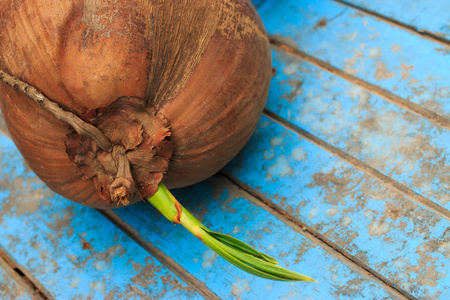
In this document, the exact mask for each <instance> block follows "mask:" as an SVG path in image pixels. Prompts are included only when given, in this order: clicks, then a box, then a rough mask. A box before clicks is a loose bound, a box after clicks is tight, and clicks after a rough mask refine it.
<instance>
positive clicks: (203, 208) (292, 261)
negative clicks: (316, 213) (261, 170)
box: [115, 165, 396, 299]
mask: <svg viewBox="0 0 450 300" xmlns="http://www.w3.org/2000/svg"><path fill="white" fill-rule="evenodd" d="M248 167H249V168H252V166H251V165H248ZM173 192H174V195H175V196H176V197H177V198H178V199H179V200H180V202H182V204H183V205H185V206H186V207H187V208H188V210H190V211H191V212H192V213H193V214H194V215H195V216H197V217H199V218H200V219H201V220H202V222H204V224H205V225H206V226H208V227H210V228H211V229H212V230H216V231H219V232H223V233H226V234H231V235H233V236H235V237H237V238H239V239H241V240H243V241H246V242H248V243H250V244H251V245H252V246H254V247H256V248H257V249H259V250H261V251H263V252H265V253H267V254H269V255H271V256H273V257H275V258H276V259H277V260H278V261H279V263H280V265H281V266H285V267H289V268H290V269H292V270H295V271H297V272H300V273H303V274H306V275H309V276H312V277H313V278H315V279H316V280H318V281H319V283H304V282H303V283H302V282H298V283H285V282H275V281H270V280H266V279H262V278H258V277H255V276H252V275H249V274H247V273H244V272H243V271H241V270H239V269H237V268H235V267H234V266H231V265H230V264H228V263H227V262H226V261H225V260H224V259H222V258H221V257H218V256H217V255H216V254H214V252H212V251H211V250H209V249H208V248H207V247H206V246H204V245H203V244H202V243H200V242H199V241H198V240H197V239H196V238H195V237H193V236H192V235H191V234H190V233H188V232H187V231H186V230H185V229H184V228H182V227H181V226H174V225H173V224H171V223H170V222H168V221H167V220H165V219H164V218H163V217H161V216H160V215H159V213H158V212H157V211H155V210H154V209H153V208H152V207H151V206H150V205H148V204H145V203H141V204H136V205H134V206H131V207H125V208H120V209H118V210H115V212H116V213H117V214H118V215H119V216H120V218H121V219H122V220H123V221H125V222H127V223H128V224H130V225H131V226H132V227H133V228H134V229H135V230H136V231H137V232H139V234H140V236H141V237H142V238H144V239H146V240H147V241H148V242H150V243H152V244H153V245H154V246H156V247H158V248H159V249H161V250H162V251H163V252H164V253H166V254H168V255H169V256H171V257H172V258H173V259H174V260H175V261H176V262H178V263H179V264H180V265H182V266H183V267H184V268H186V269H187V270H189V272H190V273H191V274H192V275H194V276H195V277H197V278H198V279H200V280H201V281H203V282H204V283H205V284H206V286H207V287H208V288H209V289H211V290H212V291H214V292H215V293H216V294H217V295H219V296H220V297H222V298H224V299H235V298H237V299H330V298H340V299H355V298H359V299H386V298H395V297H396V296H395V295H392V294H389V293H388V292H387V291H386V290H384V289H383V287H384V286H383V285H381V284H378V283H377V282H376V281H372V279H373V278H372V276H369V275H367V274H366V272H364V271H362V270H360V269H359V268H358V267H356V268H355V267H353V266H349V265H347V264H346V263H344V262H343V261H342V256H341V255H339V254H337V253H336V252H335V251H334V250H332V249H330V248H322V247H321V245H319V244H317V241H311V240H309V239H307V238H305V237H304V236H303V235H302V233H301V232H298V231H297V230H295V229H293V228H291V227H289V226H287V225H286V224H285V223H284V222H282V221H281V220H279V219H277V218H276V217H275V216H274V215H272V214H270V213H269V212H268V211H266V210H264V209H263V208H261V207H259V206H257V205H256V204H255V202H256V203H258V201H257V200H256V199H254V198H253V197H252V196H250V195H249V194H247V193H245V192H244V191H243V190H241V189H239V187H237V186H236V185H234V184H231V182H229V181H228V180H226V179H225V178H224V177H222V176H218V177H213V178H211V179H209V180H207V181H205V182H203V183H200V184H197V185H195V186H192V187H190V188H184V189H177V190H174V191H173ZM361 273H362V274H361Z"/></svg>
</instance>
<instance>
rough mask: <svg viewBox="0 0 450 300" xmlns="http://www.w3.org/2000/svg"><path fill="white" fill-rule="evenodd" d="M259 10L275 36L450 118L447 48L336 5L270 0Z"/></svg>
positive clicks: (308, 0)
mask: <svg viewBox="0 0 450 300" xmlns="http://www.w3.org/2000/svg"><path fill="white" fill-rule="evenodd" d="M258 12H259V13H260V15H261V18H262V20H263V22H264V24H265V26H266V29H267V31H268V32H269V34H271V35H272V36H275V37H277V38H278V39H280V40H282V41H284V42H286V43H288V44H290V45H293V46H295V47H296V48H300V49H301V50H302V51H304V52H306V53H308V54H310V55H312V56H315V57H317V58H319V59H321V60H323V61H326V62H329V63H330V64H331V65H332V66H335V67H337V68H339V69H341V70H344V71H346V72H347V73H349V74H351V75H355V76H357V77H359V78H361V79H363V80H365V81H367V82H369V83H371V84H373V85H376V86H379V87H381V88H383V89H385V90H387V91H390V92H392V93H395V94H396V95H398V96H400V97H403V98H406V99H409V100H410V101H411V102H414V103H417V104H420V105H423V106H424V107H425V108H427V109H428V110H431V111H433V112H435V113H437V114H439V115H442V116H445V117H447V118H450V101H448V99H449V98H450V84H449V78H450V60H449V58H448V49H447V48H443V46H440V45H438V44H435V43H433V42H431V41H429V40H426V39H423V38H421V37H419V36H417V35H413V34H411V33H409V32H407V31H404V30H402V29H400V28H397V27H394V26H391V25H390V24H388V23H385V22H382V21H379V20H377V19H376V18H374V17H371V16H367V15H363V14H361V13H360V12H358V11H356V10H355V9H352V8H350V7H348V6H343V5H341V4H338V3H336V2H333V1H326V0H304V1H296V0H277V1H266V2H264V3H262V4H261V5H260V6H259V8H258Z"/></svg>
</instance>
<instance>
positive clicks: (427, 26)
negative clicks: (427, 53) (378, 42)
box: [345, 0, 450, 39]
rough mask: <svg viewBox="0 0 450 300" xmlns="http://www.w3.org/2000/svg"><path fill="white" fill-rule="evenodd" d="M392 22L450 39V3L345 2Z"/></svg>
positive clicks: (403, 0) (405, 0)
mask: <svg viewBox="0 0 450 300" xmlns="http://www.w3.org/2000/svg"><path fill="white" fill-rule="evenodd" d="M345 2H348V3H351V4H353V5H356V6H358V7H361V8H363V9H366V10H369V11H373V12H376V13H378V14H380V15H383V16H385V17H388V18H390V19H392V20H395V21H399V22H402V23H404V24H407V25H409V26H412V27H414V28H416V29H417V30H418V31H419V32H429V33H431V34H434V35H436V36H439V37H442V38H446V39H450V14H449V12H450V1H447V0H437V1H432V2H431V1H429V0H414V1H408V0H395V1H392V0H391V1H389V0H370V1H368V0H345Z"/></svg>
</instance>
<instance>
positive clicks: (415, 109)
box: [270, 36, 450, 130]
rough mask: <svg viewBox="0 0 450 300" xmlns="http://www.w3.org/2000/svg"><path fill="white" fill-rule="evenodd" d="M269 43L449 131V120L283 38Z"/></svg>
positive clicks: (273, 37)
mask: <svg viewBox="0 0 450 300" xmlns="http://www.w3.org/2000/svg"><path fill="white" fill-rule="evenodd" d="M270 43H271V44H272V47H274V48H276V49H280V50H283V51H285V52H287V53H290V54H292V55H294V56H296V57H298V58H300V59H301V60H304V61H306V62H308V63H310V64H312V65H314V66H317V67H319V68H321V69H324V70H325V71H327V72H329V73H331V74H333V75H336V76H338V77H340V78H343V79H345V80H347V81H349V82H351V83H353V84H355V85H358V86H360V87H362V88H364V89H366V90H368V91H369V92H371V93H373V94H375V95H377V96H379V97H381V98H384V99H385V100H387V101H389V102H391V103H393V104H395V105H398V106H400V107H402V108H404V109H406V110H408V111H410V112H412V113H414V114H416V115H418V116H420V117H422V118H424V119H427V120H428V121H430V122H433V123H434V124H436V125H438V126H440V127H442V128H445V129H447V130H450V120H449V119H446V118H445V117H443V116H440V115H438V114H436V113H434V112H432V111H430V110H428V109H426V108H424V107H422V106H420V105H419V104H416V103H413V102H411V101H408V100H406V99H404V98H402V97H400V96H397V95H395V94H393V93H391V92H389V91H387V90H385V89H382V88H380V87H378V86H376V85H374V84H371V83H369V82H367V81H365V80H362V79H360V78H358V77H356V76H354V75H351V74H348V73H347V72H345V71H343V70H341V69H338V68H336V67H334V66H332V65H330V64H329V63H327V62H325V61H323V60H320V59H318V58H316V57H314V56H312V55H309V54H307V53H306V52H303V51H301V50H299V49H297V48H295V47H294V46H290V45H288V44H287V43H286V42H284V40H283V37H277V36H270Z"/></svg>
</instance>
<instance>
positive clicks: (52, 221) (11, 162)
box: [0, 134, 202, 299]
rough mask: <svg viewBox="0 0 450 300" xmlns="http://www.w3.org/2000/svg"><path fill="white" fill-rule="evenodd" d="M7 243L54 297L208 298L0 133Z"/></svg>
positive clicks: (1, 222)
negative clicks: (55, 188)
mask: <svg viewBox="0 0 450 300" xmlns="http://www.w3.org/2000/svg"><path fill="white" fill-rule="evenodd" d="M0 170H1V171H0V211H1V213H0V244H1V245H2V246H3V248H4V249H5V250H7V251H8V253H9V255H10V256H11V257H12V258H13V259H14V260H15V261H16V262H17V263H19V264H20V265H21V266H22V267H23V268H24V269H26V270H27V271H28V272H29V275H30V276H31V280H33V281H35V282H36V283H37V285H42V286H43V287H44V288H45V290H46V291H48V292H46V293H48V294H46V296H47V297H49V298H50V299H72V298H81V299H103V298H114V299H124V298H126V299H141V298H143V297H144V298H145V297H151V298H163V299H164V298H165V299H174V298H181V299H201V298H202V297H200V296H199V295H198V294H197V293H196V292H195V291H193V290H192V289H191V288H190V287H188V286H187V285H186V284H185V283H183V282H182V281H181V280H180V279H179V278H178V277H176V276H175V275H173V274H172V273H171V272H170V271H169V270H168V269H166V268H165V267H164V266H162V265H161V264H160V263H159V262H158V261H157V260H155V259H154V258H153V257H152V256H150V255H149V254H148V253H147V252H146V251H145V250H144V249H142V248H141V247H140V246H139V245H138V244H136V243H135V242H133V241H132V240H131V239H130V238H129V237H128V236H126V235H125V234H123V232H122V231H121V230H119V229H118V228H117V227H115V226H114V225H113V224H112V223H110V222H109V221H108V220H107V219H106V218H104V217H103V216H102V215H101V214H100V213H99V212H97V211H95V210H92V209H89V208H87V207H83V206H81V205H78V204H74V203H72V202H70V201H68V200H66V199H64V198H62V197H60V196H58V195H55V194H54V193H53V192H51V191H50V190H49V189H48V188H46V187H45V185H44V184H43V183H42V182H41V181H40V180H39V179H37V177H36V176H35V175H34V174H33V173H32V172H31V171H30V170H29V169H27V168H26V167H25V165H24V164H23V160H22V158H21V156H20V154H19V152H18V151H17V149H16V148H15V146H14V145H13V143H12V141H11V140H10V139H8V138H7V137H5V136H4V135H3V134H0Z"/></svg>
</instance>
